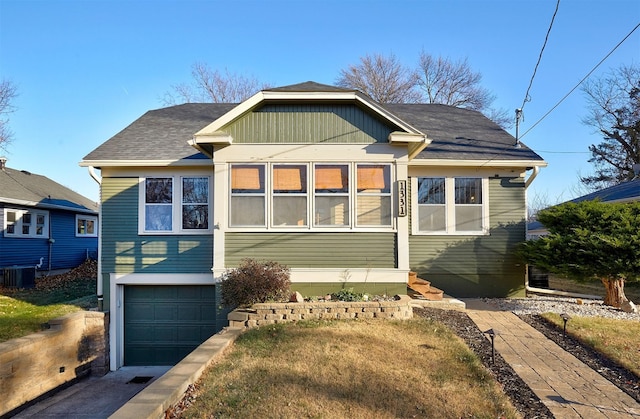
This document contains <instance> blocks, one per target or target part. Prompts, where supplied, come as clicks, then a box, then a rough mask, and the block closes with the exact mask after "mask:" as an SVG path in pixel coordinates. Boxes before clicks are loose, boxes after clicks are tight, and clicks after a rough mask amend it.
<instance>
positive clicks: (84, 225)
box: [76, 215, 98, 237]
mask: <svg viewBox="0 0 640 419" xmlns="http://www.w3.org/2000/svg"><path fill="white" fill-rule="evenodd" d="M76 237H98V217H92V216H89V215H76Z"/></svg>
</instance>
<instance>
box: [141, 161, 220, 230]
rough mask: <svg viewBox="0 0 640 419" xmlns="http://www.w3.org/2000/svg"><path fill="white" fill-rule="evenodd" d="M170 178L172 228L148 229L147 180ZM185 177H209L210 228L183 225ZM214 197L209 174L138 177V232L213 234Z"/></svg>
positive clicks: (161, 174) (158, 174) (208, 208)
mask: <svg viewBox="0 0 640 419" xmlns="http://www.w3.org/2000/svg"><path fill="white" fill-rule="evenodd" d="M159 178H170V179H172V182H171V184H172V191H171V204H165V205H171V229H170V230H147V229H146V180H147V179H159ZM184 178H206V179H208V184H209V185H208V186H209V187H208V190H207V193H208V202H207V211H208V213H207V217H208V226H207V227H208V228H206V229H187V228H183V227H182V207H183V205H185V204H184V203H183V202H182V201H183V190H182V189H183V186H182V180H183V179H184ZM212 198H213V179H212V176H211V175H208V174H198V173H189V174H180V175H176V174H164V173H157V174H155V173H154V174H150V175H148V176H140V177H139V179H138V234H139V235H152V236H162V235H178V234H179V235H201V234H211V233H212V232H213V225H212V224H213V219H212V208H213V205H212Z"/></svg>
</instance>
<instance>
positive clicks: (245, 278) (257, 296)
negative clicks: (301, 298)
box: [220, 259, 291, 307]
mask: <svg viewBox="0 0 640 419" xmlns="http://www.w3.org/2000/svg"><path fill="white" fill-rule="evenodd" d="M289 273H290V272H289V268H288V267H287V266H284V265H281V264H279V263H277V262H273V261H257V260H255V259H243V260H242V261H241V262H240V265H239V266H238V267H237V268H234V269H230V270H227V271H226V272H225V274H224V275H223V277H222V280H221V282H220V289H221V293H222V304H224V305H225V306H230V307H248V306H251V305H253V304H256V303H265V302H267V301H274V302H282V301H288V300H289V297H290V295H291V281H290V279H289V276H290V275H289Z"/></svg>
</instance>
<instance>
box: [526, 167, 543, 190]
mask: <svg viewBox="0 0 640 419" xmlns="http://www.w3.org/2000/svg"><path fill="white" fill-rule="evenodd" d="M538 173H540V166H533V173H531V176H529V179H527V180H526V182H525V183H524V188H525V189H528V188H529V185H531V183H532V182H533V180H534V179H535V178H536V177H537V176H538Z"/></svg>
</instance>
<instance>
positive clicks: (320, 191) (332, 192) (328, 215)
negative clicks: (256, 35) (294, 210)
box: [313, 164, 351, 227]
mask: <svg viewBox="0 0 640 419" xmlns="http://www.w3.org/2000/svg"><path fill="white" fill-rule="evenodd" d="M350 218H351V217H350V213H349V165H347V164H316V165H315V167H314V211H313V225H314V226H315V227H346V226H349V225H350Z"/></svg>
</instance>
